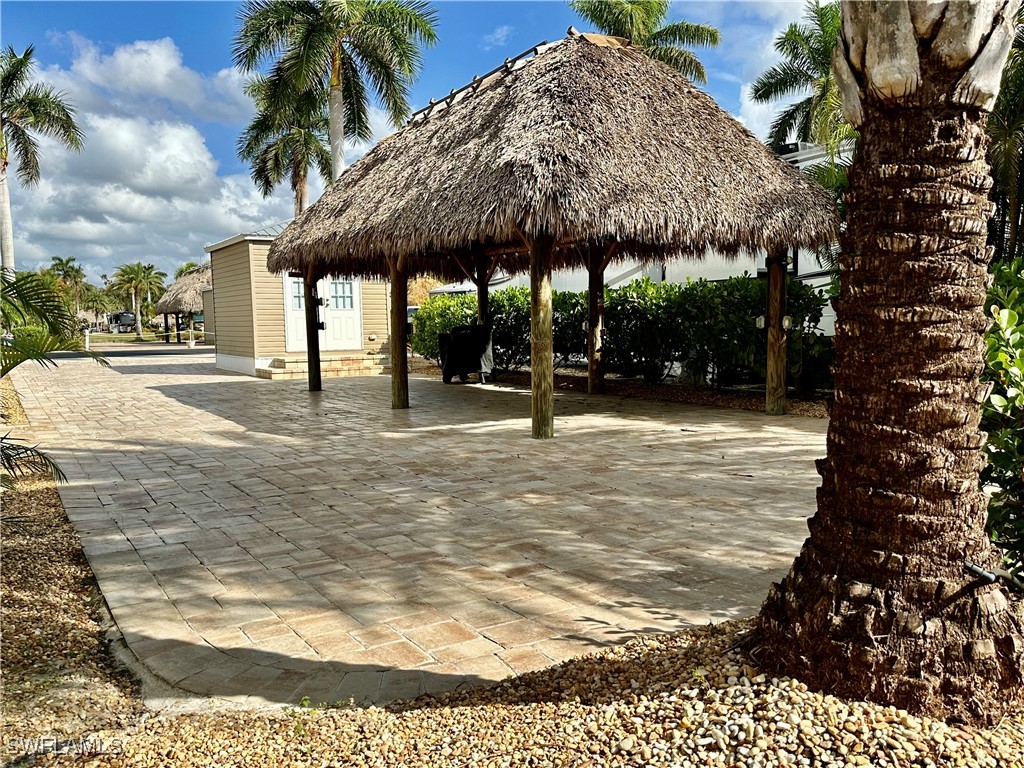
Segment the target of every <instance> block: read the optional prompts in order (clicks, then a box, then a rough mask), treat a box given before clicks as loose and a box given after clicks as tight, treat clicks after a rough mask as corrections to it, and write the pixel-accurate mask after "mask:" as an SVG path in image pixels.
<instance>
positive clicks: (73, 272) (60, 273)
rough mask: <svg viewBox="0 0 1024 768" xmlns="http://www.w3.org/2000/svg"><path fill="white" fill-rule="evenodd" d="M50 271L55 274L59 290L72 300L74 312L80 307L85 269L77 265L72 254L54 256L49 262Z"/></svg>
mask: <svg viewBox="0 0 1024 768" xmlns="http://www.w3.org/2000/svg"><path fill="white" fill-rule="evenodd" d="M50 271H51V272H53V273H54V274H55V275H56V276H57V279H58V280H59V281H60V283H61V292H62V293H63V294H64V295H65V296H66V297H67V298H68V300H69V301H71V302H72V304H73V306H74V308H75V312H78V311H79V310H80V309H81V308H82V296H83V294H84V291H85V270H84V269H82V268H81V267H80V266H78V263H77V262H76V261H75V257H74V256H69V257H67V258H62V257H61V256H54V257H53V258H52V259H51V262H50Z"/></svg>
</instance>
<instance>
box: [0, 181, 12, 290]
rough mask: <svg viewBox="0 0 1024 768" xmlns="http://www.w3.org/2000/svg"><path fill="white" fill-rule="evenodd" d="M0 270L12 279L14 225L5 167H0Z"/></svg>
mask: <svg viewBox="0 0 1024 768" xmlns="http://www.w3.org/2000/svg"><path fill="white" fill-rule="evenodd" d="M0 268H2V269H3V271H4V272H5V273H6V274H7V275H8V276H9V277H10V278H11V279H12V280H13V279H14V224H13V221H12V219H11V190H10V187H8V186H7V166H6V165H0Z"/></svg>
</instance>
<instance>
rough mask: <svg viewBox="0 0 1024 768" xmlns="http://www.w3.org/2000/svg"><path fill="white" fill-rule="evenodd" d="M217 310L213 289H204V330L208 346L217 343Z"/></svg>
mask: <svg viewBox="0 0 1024 768" xmlns="http://www.w3.org/2000/svg"><path fill="white" fill-rule="evenodd" d="M215 315H216V311H215V310H214V306H213V289H212V288H211V289H210V290H208V291H203V331H204V332H205V333H206V336H207V346H212V345H214V344H216V343H217V324H216V317H215Z"/></svg>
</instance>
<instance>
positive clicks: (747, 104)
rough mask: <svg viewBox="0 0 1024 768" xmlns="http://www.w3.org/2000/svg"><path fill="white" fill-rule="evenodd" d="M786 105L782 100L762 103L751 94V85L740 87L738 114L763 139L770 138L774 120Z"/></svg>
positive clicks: (751, 130) (752, 131)
mask: <svg viewBox="0 0 1024 768" xmlns="http://www.w3.org/2000/svg"><path fill="white" fill-rule="evenodd" d="M783 106H785V105H784V104H782V103H781V102H771V103H767V104H765V103H761V102H757V101H754V100H753V98H751V96H750V86H749V85H744V86H743V87H742V88H741V89H740V113H739V115H738V116H737V117H738V118H739V121H740V122H741V123H743V124H744V125H745V126H747V128H748V129H749V130H750V132H751V133H753V134H754V135H755V136H757V138H759V139H760V140H761V141H764V140H765V139H767V138H768V130H769V128H771V124H772V121H773V120H774V119H775V116H776V115H777V114H778V113H779V110H780V109H781V108H782V107H783Z"/></svg>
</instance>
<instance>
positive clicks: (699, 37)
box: [648, 21, 722, 47]
mask: <svg viewBox="0 0 1024 768" xmlns="http://www.w3.org/2000/svg"><path fill="white" fill-rule="evenodd" d="M721 37H722V36H721V34H720V33H719V31H718V30H717V29H715V28H714V27H712V26H709V25H707V24H693V23H691V22H689V21H677V22H675V23H673V24H666V25H665V26H664V27H662V28H661V29H658V30H656V31H655V32H654V33H653V34H651V36H650V38H648V44H650V45H679V46H695V45H699V46H704V47H714V46H716V45H718V44H719V43H720V42H721Z"/></svg>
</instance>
